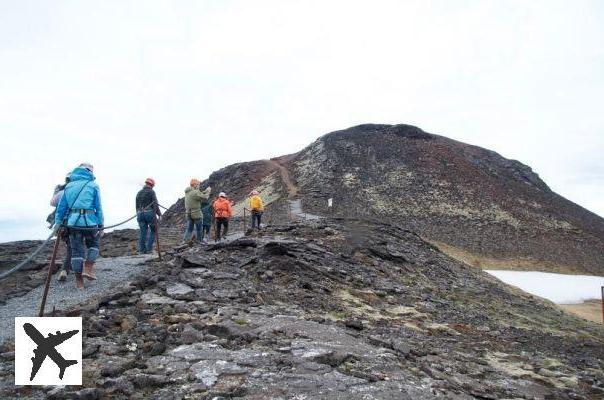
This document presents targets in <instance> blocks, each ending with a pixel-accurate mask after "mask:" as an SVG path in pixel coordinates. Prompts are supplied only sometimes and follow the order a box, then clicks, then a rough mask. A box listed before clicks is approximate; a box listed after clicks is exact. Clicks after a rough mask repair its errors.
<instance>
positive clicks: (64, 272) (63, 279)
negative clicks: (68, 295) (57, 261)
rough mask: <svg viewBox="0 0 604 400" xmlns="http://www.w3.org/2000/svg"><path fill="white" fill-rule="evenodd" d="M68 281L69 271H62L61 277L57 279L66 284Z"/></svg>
mask: <svg viewBox="0 0 604 400" xmlns="http://www.w3.org/2000/svg"><path fill="white" fill-rule="evenodd" d="M66 279H67V271H65V270H64V269H62V270H61V272H60V273H59V277H58V278H57V280H58V281H59V282H65V280H66Z"/></svg>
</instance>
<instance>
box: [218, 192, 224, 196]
mask: <svg viewBox="0 0 604 400" xmlns="http://www.w3.org/2000/svg"><path fill="white" fill-rule="evenodd" d="M218 197H226V193H225V192H220V194H219V195H218Z"/></svg>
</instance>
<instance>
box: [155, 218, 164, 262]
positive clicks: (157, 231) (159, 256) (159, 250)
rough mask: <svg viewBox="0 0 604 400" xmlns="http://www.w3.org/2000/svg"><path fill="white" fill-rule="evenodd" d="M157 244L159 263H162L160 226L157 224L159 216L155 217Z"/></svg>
mask: <svg viewBox="0 0 604 400" xmlns="http://www.w3.org/2000/svg"><path fill="white" fill-rule="evenodd" d="M155 244H156V246H157V257H158V258H159V261H162V259H161V248H160V247H159V224H158V223H157V215H155Z"/></svg>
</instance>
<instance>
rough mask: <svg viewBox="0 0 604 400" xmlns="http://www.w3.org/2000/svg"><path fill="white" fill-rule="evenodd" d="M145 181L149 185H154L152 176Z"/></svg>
mask: <svg viewBox="0 0 604 400" xmlns="http://www.w3.org/2000/svg"><path fill="white" fill-rule="evenodd" d="M145 183H146V184H147V185H149V186H155V180H154V179H153V178H147V179H145Z"/></svg>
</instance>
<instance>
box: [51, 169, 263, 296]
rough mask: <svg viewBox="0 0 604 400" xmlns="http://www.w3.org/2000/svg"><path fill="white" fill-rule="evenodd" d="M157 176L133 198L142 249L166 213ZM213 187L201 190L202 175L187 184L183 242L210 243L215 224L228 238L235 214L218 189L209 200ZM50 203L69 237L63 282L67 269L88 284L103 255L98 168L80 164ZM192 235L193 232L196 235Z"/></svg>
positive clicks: (58, 229)
mask: <svg viewBox="0 0 604 400" xmlns="http://www.w3.org/2000/svg"><path fill="white" fill-rule="evenodd" d="M154 187H155V180H154V179H153V178H147V179H146V180H145V183H144V187H143V188H142V189H141V190H140V191H139V192H138V193H137V195H136V200H135V207H136V219H137V222H138V226H139V228H140V231H139V239H138V253H139V254H148V253H151V252H152V251H153V244H154V242H155V235H156V232H157V224H158V222H159V219H160V218H161V216H162V213H161V210H160V205H159V202H158V201H157V196H156V194H155V190H154ZM211 194H212V188H211V187H210V186H208V187H206V188H205V189H203V190H202V189H201V182H200V181H199V180H198V179H195V178H193V179H191V182H190V184H189V186H188V187H187V188H186V189H185V199H184V204H185V213H186V221H187V223H186V227H185V232H184V237H183V243H191V242H192V241H193V240H195V241H196V242H198V243H208V242H209V239H210V233H211V231H212V226H214V227H215V230H214V233H215V239H214V240H215V241H216V242H218V241H221V240H224V239H225V238H226V236H227V233H228V230H229V219H230V218H231V217H232V216H233V202H232V201H231V200H229V198H228V197H227V195H226V193H224V192H220V193H219V194H218V197H217V198H216V199H213V201H212V199H211ZM50 205H51V206H52V207H55V210H54V211H53V212H52V213H51V214H50V215H49V216H48V218H47V221H48V222H49V223H50V228H51V229H52V230H53V232H54V233H57V235H58V239H60V240H62V241H64V242H65V244H66V246H67V252H66V255H65V259H64V262H63V265H62V268H61V271H60V273H59V277H58V280H59V281H65V280H66V279H67V274H68V273H69V271H70V270H71V271H73V273H74V274H75V286H76V288H78V289H84V279H88V280H95V279H97V278H96V275H95V274H94V263H95V261H96V259H97V258H98V256H99V246H100V239H101V236H102V234H103V230H104V216H103V207H102V205H101V197H100V190H99V186H98V185H97V184H96V182H95V177H94V167H93V166H92V164H89V163H82V164H80V165H79V166H78V167H76V168H75V169H74V170H73V171H71V172H70V173H69V174H67V176H66V177H65V182H64V183H63V184H60V185H57V186H56V187H55V190H54V193H53V196H52V199H51V201H50ZM248 205H249V209H250V210H251V214H252V218H251V229H258V230H259V229H260V225H261V222H262V213H263V211H264V203H263V201H262V198H261V197H260V194H259V192H258V191H257V190H253V191H252V192H251V193H250V194H249V203H248ZM194 231H195V232H194ZM193 234H194V235H195V237H194V238H193Z"/></svg>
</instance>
